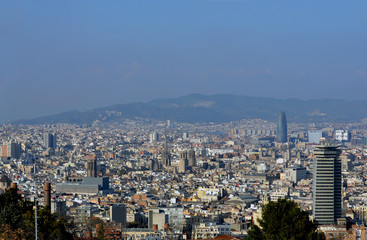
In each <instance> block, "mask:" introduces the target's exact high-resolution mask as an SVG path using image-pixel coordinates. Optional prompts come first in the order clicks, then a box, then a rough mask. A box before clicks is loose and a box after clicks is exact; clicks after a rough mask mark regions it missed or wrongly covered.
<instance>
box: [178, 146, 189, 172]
mask: <svg viewBox="0 0 367 240" xmlns="http://www.w3.org/2000/svg"><path fill="white" fill-rule="evenodd" d="M186 168H187V151H181V152H180V162H179V165H178V172H179V173H184V172H185V171H186Z"/></svg>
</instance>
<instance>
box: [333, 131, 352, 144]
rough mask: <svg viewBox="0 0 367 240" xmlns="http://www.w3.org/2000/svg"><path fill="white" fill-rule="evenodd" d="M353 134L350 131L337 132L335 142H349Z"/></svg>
mask: <svg viewBox="0 0 367 240" xmlns="http://www.w3.org/2000/svg"><path fill="white" fill-rule="evenodd" d="M350 137H351V134H350V132H349V131H348V130H336V131H335V140H337V141H339V142H348V141H349V140H350Z"/></svg>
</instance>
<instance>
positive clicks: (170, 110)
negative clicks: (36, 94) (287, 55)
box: [14, 94, 367, 124]
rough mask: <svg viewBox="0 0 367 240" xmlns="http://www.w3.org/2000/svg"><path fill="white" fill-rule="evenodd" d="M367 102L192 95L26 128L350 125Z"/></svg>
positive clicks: (69, 115) (49, 119) (364, 114)
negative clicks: (137, 123)
mask: <svg viewBox="0 0 367 240" xmlns="http://www.w3.org/2000/svg"><path fill="white" fill-rule="evenodd" d="M366 106H367V101H345V100H340V99H323V100H299V99H275V98H265V97H246V96H238V95H231V94H217V95H202V94H190V95H187V96H183V97H177V98H165V99H157V100H153V101H150V102H147V103H128V104H118V105H113V106H109V107H104V108H98V109H93V110H89V111H85V112H80V111H70V112H65V113H60V114H55V115H50V116H44V117H39V118H34V119H28V120H21V121H16V122H14V123H23V124H45V123H49V124H51V123H77V124H83V123H89V124H90V123H92V122H93V121H95V120H100V121H106V122H109V121H110V122H111V121H119V120H120V119H121V118H135V117H139V118H151V119H157V120H167V119H170V120H173V121H177V122H189V123H194V122H226V121H233V120H240V119H255V118H261V119H265V120H270V121H275V120H276V119H277V115H278V113H279V112H280V111H284V112H285V113H286V116H287V120H288V121H290V122H300V123H301V122H315V123H317V122H351V121H358V120H361V119H364V118H367V107H366Z"/></svg>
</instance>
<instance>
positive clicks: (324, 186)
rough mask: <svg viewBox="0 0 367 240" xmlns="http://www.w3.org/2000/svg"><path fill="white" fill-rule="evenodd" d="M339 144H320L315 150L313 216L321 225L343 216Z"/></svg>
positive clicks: (333, 221)
mask: <svg viewBox="0 0 367 240" xmlns="http://www.w3.org/2000/svg"><path fill="white" fill-rule="evenodd" d="M340 152H341V151H340V149H339V148H338V146H330V145H320V146H317V147H316V149H315V150H314V155H315V160H314V183H313V184H314V186H313V218H314V220H316V221H317V222H318V223H319V224H321V225H326V224H334V223H336V220H337V219H338V218H340V217H341V188H342V179H341V159H340V157H339V155H340Z"/></svg>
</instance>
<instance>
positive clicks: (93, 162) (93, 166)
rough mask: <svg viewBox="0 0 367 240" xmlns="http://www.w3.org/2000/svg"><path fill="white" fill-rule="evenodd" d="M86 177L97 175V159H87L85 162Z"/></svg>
mask: <svg viewBox="0 0 367 240" xmlns="http://www.w3.org/2000/svg"><path fill="white" fill-rule="evenodd" d="M87 177H97V159H96V158H93V159H89V160H88V162H87Z"/></svg>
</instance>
